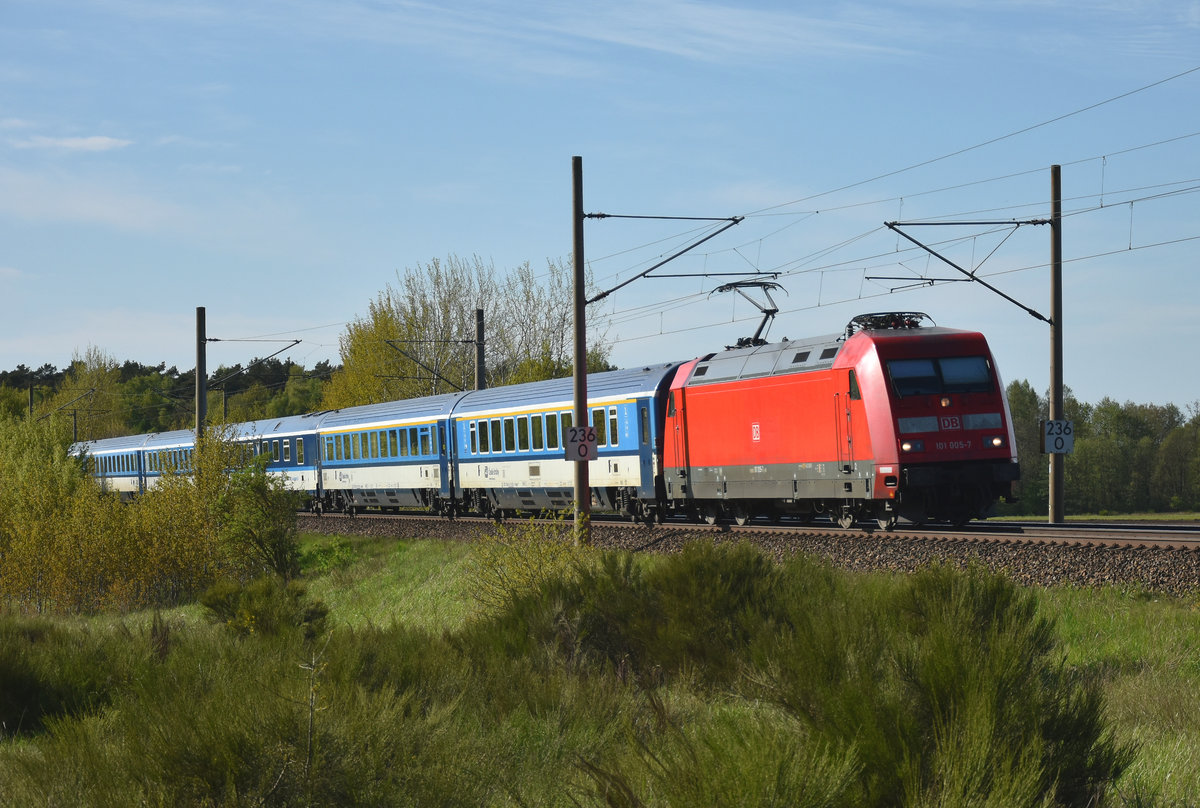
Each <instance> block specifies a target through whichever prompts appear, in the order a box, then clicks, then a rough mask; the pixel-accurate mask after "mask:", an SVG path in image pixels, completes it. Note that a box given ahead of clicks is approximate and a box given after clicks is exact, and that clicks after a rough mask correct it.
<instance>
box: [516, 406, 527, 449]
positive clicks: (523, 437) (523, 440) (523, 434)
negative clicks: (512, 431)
mask: <svg viewBox="0 0 1200 808" xmlns="http://www.w3.org/2000/svg"><path fill="white" fill-rule="evenodd" d="M517 448H518V449H520V450H521V451H522V452H528V451H529V416H528V415H522V416H521V417H519V418H517Z"/></svg>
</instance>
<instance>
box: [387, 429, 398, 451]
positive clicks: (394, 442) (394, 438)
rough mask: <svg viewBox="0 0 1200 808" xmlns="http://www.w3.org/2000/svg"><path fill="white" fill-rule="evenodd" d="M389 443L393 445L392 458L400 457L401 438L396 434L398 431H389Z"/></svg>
mask: <svg viewBox="0 0 1200 808" xmlns="http://www.w3.org/2000/svg"><path fill="white" fill-rule="evenodd" d="M388 443H389V444H391V449H392V457H399V456H400V438H399V437H398V436H397V434H396V430H394V429H389V430H388Z"/></svg>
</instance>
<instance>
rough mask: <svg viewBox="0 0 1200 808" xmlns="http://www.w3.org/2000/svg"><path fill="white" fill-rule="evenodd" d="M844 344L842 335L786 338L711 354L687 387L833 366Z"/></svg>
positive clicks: (693, 371)
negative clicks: (780, 340) (797, 338)
mask: <svg viewBox="0 0 1200 808" xmlns="http://www.w3.org/2000/svg"><path fill="white" fill-rule="evenodd" d="M844 344H845V338H844V336H843V335H842V334H829V335H826V336H821V337H811V338H809V339H801V340H785V341H784V342H773V343H768V344H766V345H755V346H751V347H748V348H734V349H732V350H728V351H722V352H721V353H717V354H712V355H711V356H709V357H708V358H706V359H702V360H701V361H699V362H697V363H696V366H695V367H694V368H693V369H692V375H691V378H689V379H688V382H687V383H688V386H696V385H703V384H717V383H719V382H727V381H732V380H734V379H752V378H755V377H758V376H773V375H778V374H781V373H803V372H805V371H813V370H827V369H829V368H831V367H833V362H834V360H835V359H837V355H838V352H839V351H840V350H841V349H842V346H843V345H844Z"/></svg>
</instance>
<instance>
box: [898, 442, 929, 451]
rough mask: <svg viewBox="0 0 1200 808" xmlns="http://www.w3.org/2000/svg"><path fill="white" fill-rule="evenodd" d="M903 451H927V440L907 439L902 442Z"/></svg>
mask: <svg viewBox="0 0 1200 808" xmlns="http://www.w3.org/2000/svg"><path fill="white" fill-rule="evenodd" d="M900 451H902V452H923V451H925V441H923V440H906V441H903V442H902V443H901V444H900Z"/></svg>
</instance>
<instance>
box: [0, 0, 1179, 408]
mask: <svg viewBox="0 0 1200 808" xmlns="http://www.w3.org/2000/svg"><path fill="white" fill-rule="evenodd" d="M1198 68H1200V2H1194V1H1193V0H1162V1H1161V2H1158V1H1156V0H1148V2H1137V0H1119V2H1118V1H1117V0H1113V2H1089V1H1088V0H1071V2H1058V1H1057V0H1045V1H1044V2H1043V1H1038V0H1028V1H1027V2H1019V1H1013V2H1008V1H1006V0H991V1H989V2H939V1H938V0H915V1H914V2H889V3H877V2H870V1H867V2H857V3H843V2H833V3H819V4H818V3H811V4H809V3H785V2H747V3H717V2H704V1H701V0H696V1H692V2H680V1H678V0H644V1H643V2H625V1H624V0H615V1H614V2H607V3H603V4H599V3H587V4H577V3H556V2H540V1H535V2H528V1H526V2H522V1H521V0H518V2H511V0H510V1H509V2H490V1H488V0H479V1H477V2H448V3H424V2H405V1H404V0H396V1H393V0H369V1H368V0H362V1H361V2H359V1H357V0H341V1H340V2H333V0H288V2H282V0H243V1H242V2H226V1H225V0H179V1H178V2H174V1H172V2H161V0H94V1H90V2H89V1H88V0H2V2H0V301H2V311H3V319H2V320H0V369H11V368H13V367H15V366H16V365H17V364H20V363H23V364H26V365H29V366H33V367H37V366H40V365H41V364H43V363H46V362H49V363H52V364H54V365H56V366H58V367H63V366H65V365H67V364H68V363H69V362H70V360H71V358H72V355H73V354H75V353H77V352H82V351H83V350H85V349H86V348H87V347H88V346H95V347H98V348H100V349H101V350H103V351H105V352H106V353H108V354H111V355H113V356H114V357H116V358H117V359H121V360H124V359H134V360H136V361H140V362H143V363H146V364H157V363H158V362H160V361H165V362H167V364H169V365H171V364H174V365H177V366H178V367H180V368H181V369H184V368H188V367H191V366H192V365H193V364H194V362H195V352H194V337H195V321H194V315H195V309H196V307H197V306H204V307H206V310H207V320H208V333H209V335H210V336H212V337H218V338H221V339H223V340H233V339H240V338H280V339H290V338H299V339H301V340H303V341H302V342H301V344H300V345H299V346H297V347H296V348H294V349H292V350H291V351H289V352H288V354H286V355H287V356H290V357H291V358H293V359H294V360H296V361H298V362H302V363H304V364H305V365H310V366H311V365H312V364H314V363H316V362H317V361H319V360H322V359H330V360H333V361H337V358H338V357H337V338H338V335H339V333H340V332H341V330H342V328H343V326H344V324H345V323H346V322H347V321H349V320H351V319H352V318H354V317H355V316H357V315H360V314H363V313H365V312H366V310H367V304H368V302H369V301H370V300H371V299H372V298H373V297H374V296H375V295H376V294H377V293H378V292H379V291H380V290H382V289H383V288H384V286H385V285H387V284H388V283H393V284H394V283H395V281H396V273H397V272H398V271H403V270H404V269H405V268H407V267H415V266H417V265H418V264H423V263H426V262H428V261H429V260H430V259H433V258H444V257H446V256H447V255H457V256H461V257H471V256H476V255H477V256H479V257H481V258H482V259H484V260H485V261H489V262H492V263H494V264H495V266H496V267H497V268H499V269H506V268H509V267H513V266H516V265H519V264H521V263H523V262H525V261H529V262H530V263H531V264H532V265H533V266H534V267H543V266H545V263H546V261H547V259H554V260H564V261H565V260H567V259H568V256H569V254H570V251H571V233H572V230H571V217H570V212H571V158H572V156H574V155H580V156H581V157H582V158H583V170H584V196H585V202H584V207H585V209H586V210H587V211H588V212H605V213H610V214H637V215H664V216H700V217H705V216H711V217H729V216H735V215H736V216H745V217H746V218H745V220H744V221H742V223H741V224H739V225H737V226H736V227H734V228H732V229H730V230H728V231H726V232H725V233H723V234H721V235H719V236H717V237H716V238H714V239H712V240H710V241H708V242H706V243H705V244H704V245H703V246H702V247H700V248H698V249H697V250H695V251H694V252H692V253H689V255H688V256H687V257H686V258H683V259H679V260H677V261H676V262H673V263H672V264H670V265H668V266H667V267H664V268H663V269H662V270H660V273H665V272H671V273H673V274H691V275H693V277H685V278H660V279H654V278H648V279H644V280H639V281H637V282H635V283H634V284H631V285H630V286H627V287H625V288H624V289H622V290H621V291H619V292H617V293H615V294H614V295H612V296H611V297H610V298H608V299H607V300H605V301H604V302H603V303H602V304H597V305H599V306H600V307H601V313H602V315H603V317H602V319H603V321H604V322H605V323H606V327H607V332H606V333H607V336H608V338H609V339H610V340H612V341H613V359H614V361H615V362H616V363H617V364H619V365H622V366H629V365H632V364H636V363H641V362H649V361H660V360H662V361H665V360H669V359H679V358H685V357H690V356H694V355H697V354H699V353H704V352H708V351H711V350H717V349H719V348H720V347H721V346H723V345H726V344H730V343H732V342H733V341H734V340H736V338H737V337H739V336H744V335H748V334H750V333H752V332H753V331H754V329H755V328H756V327H757V324H758V314H757V312H756V311H755V310H754V309H753V307H752V306H750V304H748V303H746V302H745V301H743V300H741V299H740V298H737V297H736V296H735V295H729V294H711V292H712V290H713V289H714V287H715V286H717V285H719V284H720V283H723V282H724V281H726V280H729V279H730V277H729V276H718V273H727V272H763V273H779V274H778V276H777V277H776V281H777V282H778V283H780V284H781V285H782V286H783V287H784V289H785V290H786V291H785V292H777V293H775V300H776V302H777V303H778V304H779V307H780V309H781V313H780V315H779V316H778V318H777V319H776V320H775V323H774V324H773V326H772V328H771V331H770V333H769V336H770V337H772V338H781V337H785V336H787V337H792V338H798V337H803V336H809V335H817V334H827V333H832V332H836V331H840V330H841V329H842V328H843V327H844V325H845V323H846V321H848V320H849V319H850V318H851V317H853V316H854V315H856V314H859V313H862V312H868V311H880V310H898V309H899V310H919V311H925V312H928V313H929V314H930V315H932V317H933V318H934V319H935V320H936V321H937V322H938V323H939V324H941V325H947V326H953V327H962V328H974V329H978V330H981V331H983V332H984V333H985V334H986V335H987V336H988V338H989V340H990V342H991V344H992V347H993V351H994V352H995V354H996V356H997V360H998V362H999V365H1000V370H1001V373H1002V375H1003V376H1004V378H1005V379H1006V380H1013V379H1028V380H1029V381H1030V382H1032V383H1033V384H1034V386H1035V387H1036V388H1038V389H1039V390H1044V389H1045V388H1046V386H1047V384H1048V382H1049V371H1048V361H1049V360H1048V357H1049V328H1048V326H1046V324H1045V323H1043V322H1041V321H1039V320H1037V319H1035V318H1033V317H1031V316H1030V315H1029V314H1027V313H1026V312H1025V311H1023V310H1022V309H1020V308H1018V307H1016V306H1014V305H1012V304H1011V303H1008V302H1006V301H1004V300H1003V299H1001V298H999V297H997V296H995V295H993V294H992V293H990V292H988V291H987V290H986V289H984V288H983V287H981V286H980V285H978V284H971V283H960V282H947V283H941V282H938V281H940V280H943V279H950V278H954V277H961V276H960V275H958V273H956V272H955V271H954V270H952V269H950V268H949V267H946V266H945V265H941V264H939V262H937V261H936V260H934V259H932V258H929V257H928V256H927V255H926V254H925V253H923V252H922V251H920V250H919V249H917V248H915V247H912V245H909V244H908V243H907V242H904V241H903V240H902V239H900V238H899V237H898V236H897V235H896V234H895V233H893V232H891V231H889V230H888V229H887V228H886V227H884V224H883V223H884V222H885V221H893V220H901V221H915V220H948V219H959V220H962V219H966V220H981V219H988V220H991V219H999V220H1006V221H1007V220H1013V219H1018V220H1023V219H1031V218H1043V217H1046V216H1047V215H1048V214H1049V197H1050V168H1049V167H1050V165H1051V164H1060V165H1062V166H1063V168H1062V178H1063V197H1064V205H1063V208H1064V212H1065V213H1066V214H1067V217H1066V221H1065V224H1064V231H1063V232H1064V235H1063V240H1064V257H1065V259H1066V265H1065V268H1064V281H1065V311H1064V318H1063V321H1064V331H1065V335H1066V340H1065V344H1066V356H1065V363H1064V364H1065V375H1066V381H1067V384H1068V385H1069V386H1070V387H1071V388H1072V389H1073V390H1074V392H1075V393H1076V395H1077V396H1079V397H1080V398H1081V399H1083V400H1085V401H1092V402H1095V401H1098V400H1099V399H1100V398H1102V397H1104V396H1111V397H1113V398H1116V399H1118V400H1127V399H1130V400H1134V401H1139V402H1156V403H1165V402H1174V403H1176V404H1178V405H1179V406H1180V407H1186V406H1187V405H1189V404H1191V403H1192V402H1196V401H1198V400H1200V366H1198V365H1200V363H1197V361H1196V360H1195V358H1194V356H1193V354H1194V346H1196V345H1197V344H1198V343H1200V294H1198V292H1200V277H1198V276H1197V270H1198V269H1200V261H1198V260H1197V256H1200V194H1198V193H1197V189H1198V188H1200V69H1198ZM703 227H704V225H702V224H700V223H696V222H681V221H657V220H626V219H605V220H598V221H597V220H589V221H588V223H587V224H586V227H585V233H586V242H585V255H586V257H587V258H588V261H589V264H590V266H591V269H592V272H593V273H594V275H595V278H596V279H597V282H598V283H599V284H600V285H601V286H602V287H606V288H607V287H610V286H615V285H616V284H617V283H619V282H620V281H621V280H624V279H627V278H628V277H630V276H631V275H632V274H634V273H636V272H640V271H642V270H644V269H646V268H647V267H648V266H650V265H651V264H652V263H654V262H656V261H658V260H661V259H662V258H663V257H665V256H666V255H669V254H670V253H672V252H674V251H675V250H677V249H679V248H680V247H682V246H683V245H684V244H686V243H687V242H688V241H689V240H691V239H695V238H698V237H699V236H701V235H703V234H705V233H706V232H708V231H706V230H704V229H702V228H703ZM1011 230H1012V228H996V227H992V226H983V225H977V226H976V225H963V226H956V227H920V228H912V229H909V230H908V232H910V233H912V234H913V235H914V236H915V237H917V238H919V239H921V240H922V241H925V242H926V243H930V244H933V243H937V245H938V246H937V249H938V251H939V252H942V253H943V254H945V255H946V256H947V257H949V258H951V259H952V260H954V261H956V262H957V263H959V264H960V265H962V266H964V267H966V268H968V269H974V270H977V271H978V273H979V275H980V276H981V277H984V278H986V279H987V281H988V282H989V283H991V284H993V285H995V286H997V287H999V288H1000V289H1002V290H1003V291H1004V292H1005V293H1006V294H1008V295H1010V296H1011V297H1013V298H1015V299H1017V300H1018V301H1020V302H1021V303H1023V304H1025V305H1027V306H1029V307H1030V308H1032V309H1035V310H1037V311H1039V312H1041V313H1043V314H1047V315H1048V314H1049V272H1048V269H1047V266H1046V265H1047V262H1048V258H1049V245H1050V234H1049V229H1048V228H1046V227H1038V226H1022V227H1020V228H1018V229H1017V230H1016V232H1011ZM656 274H659V273H656ZM702 274H706V275H708V277H701V275H702ZM930 281H933V283H932V285H931V284H930ZM896 290H898V291H896ZM464 305H465V306H468V307H471V308H474V305H475V302H474V301H464ZM274 347H275V346H271V345H269V344H239V343H233V342H228V343H216V344H214V345H213V346H212V347H211V348H210V352H209V358H208V363H209V367H210V368H213V367H216V366H217V365H218V364H234V363H236V362H245V361H247V360H249V359H250V358H251V357H253V356H259V355H264V354H266V353H268V352H270V351H271V350H274Z"/></svg>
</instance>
